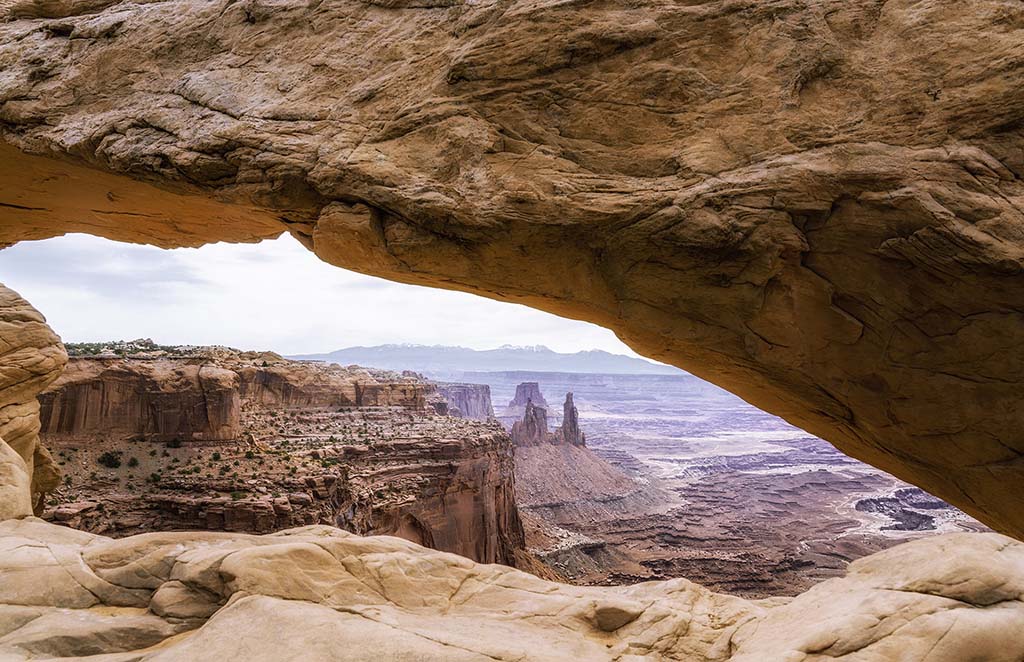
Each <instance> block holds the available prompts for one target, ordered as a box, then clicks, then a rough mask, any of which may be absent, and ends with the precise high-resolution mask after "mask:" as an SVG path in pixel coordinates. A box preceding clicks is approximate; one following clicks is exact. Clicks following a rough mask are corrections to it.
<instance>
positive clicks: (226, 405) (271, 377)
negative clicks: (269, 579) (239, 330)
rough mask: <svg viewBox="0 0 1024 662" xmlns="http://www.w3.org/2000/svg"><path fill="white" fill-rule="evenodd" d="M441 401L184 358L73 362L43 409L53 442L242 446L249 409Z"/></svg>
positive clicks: (338, 373)
mask: <svg viewBox="0 0 1024 662" xmlns="http://www.w3.org/2000/svg"><path fill="white" fill-rule="evenodd" d="M268 359H269V360H268ZM434 397H435V394H434V387H433V386H432V385H431V384H429V383H427V382H425V381H423V380H422V379H414V378H409V377H399V376H398V375H396V374H395V373H389V372H385V371H376V373H373V372H371V371H368V370H366V369H362V368H355V367H352V368H342V367H340V366H337V365H334V364H318V363H304V362H297V361H287V360H284V359H282V358H281V357H280V356H277V355H276V354H273V353H271V352H243V353H237V352H231V351H228V350H213V349H203V350H199V351H196V352H194V353H193V355H191V356H185V357H182V358H135V357H133V358H124V359H122V358H87V357H81V358H75V359H73V360H72V361H71V362H70V364H69V365H68V367H67V370H65V372H64V373H63V374H62V375H61V376H60V378H59V379H57V381H56V382H55V383H54V384H53V385H52V386H50V387H49V388H48V389H47V390H46V391H45V392H44V393H42V394H41V395H40V397H39V401H40V404H41V425H42V431H43V432H44V433H45V434H48V435H51V436H53V437H58V436H61V437H75V436H79V435H86V436H88V435H95V434H99V433H102V434H104V435H106V436H110V437H129V438H136V439H144V440H148V441H172V440H178V441H183V442H185V441H218V440H231V439H238V438H240V437H241V436H242V413H241V412H242V406H243V404H251V405H253V406H268V407H280V408H310V409H323V408H336V409H337V408H347V407H380V406H394V407H404V408H409V409H414V410H424V409H426V407H427V404H428V400H431V399H432V398H434Z"/></svg>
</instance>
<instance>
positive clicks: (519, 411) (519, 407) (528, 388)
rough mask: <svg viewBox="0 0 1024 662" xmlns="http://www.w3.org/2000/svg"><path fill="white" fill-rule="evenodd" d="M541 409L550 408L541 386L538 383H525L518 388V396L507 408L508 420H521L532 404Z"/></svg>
mask: <svg viewBox="0 0 1024 662" xmlns="http://www.w3.org/2000/svg"><path fill="white" fill-rule="evenodd" d="M531 403H532V404H533V406H534V407H540V408H541V409H545V410H546V409H547V408H548V401H547V400H545V399H544V394H543V393H541V392H540V384H538V383H537V382H523V383H522V384H519V385H518V386H516V394H515V396H514V397H513V398H512V399H511V400H510V401H509V403H508V406H507V407H505V414H504V415H505V417H506V418H521V417H522V416H523V414H525V413H526V411H527V409H528V408H529V405H530V404H531Z"/></svg>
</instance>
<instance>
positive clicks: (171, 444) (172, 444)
mask: <svg viewBox="0 0 1024 662" xmlns="http://www.w3.org/2000/svg"><path fill="white" fill-rule="evenodd" d="M167 447H168V448H181V439H179V438H177V437H175V438H174V439H171V440H170V441H168V442H167Z"/></svg>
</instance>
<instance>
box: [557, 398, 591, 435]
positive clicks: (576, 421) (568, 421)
mask: <svg viewBox="0 0 1024 662" xmlns="http://www.w3.org/2000/svg"><path fill="white" fill-rule="evenodd" d="M555 434H556V435H558V436H559V437H561V439H562V443H564V444H569V445H570V446H586V445H587V436H586V435H585V434H583V430H580V413H579V410H577V409H576V404H575V403H574V402H573V401H572V392H569V393H566V394H565V402H564V403H563V404H562V425H561V426H559V427H558V428H556V429H555Z"/></svg>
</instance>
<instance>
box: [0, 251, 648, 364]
mask: <svg viewBox="0 0 1024 662" xmlns="http://www.w3.org/2000/svg"><path fill="white" fill-rule="evenodd" d="M0 283H4V284H5V285H7V286H8V287H10V288H12V289H14V290H15V291H17V292H18V293H19V294H21V295H22V296H23V297H25V298H26V299H28V300H29V301H30V302H31V303H32V304H33V305H34V306H35V307H36V308H38V309H39V310H40V311H41V312H42V313H43V314H44V315H46V318H47V320H48V321H49V322H50V325H51V326H52V327H53V328H54V330H56V331H57V333H59V334H60V335H61V337H62V338H63V339H64V340H65V341H68V342H93V341H101V340H112V339H125V340H127V339H133V338H152V339H153V340H155V341H156V342H158V343H161V344H218V345H228V346H231V347H237V348H239V349H270V350H273V351H277V352H281V353H288V354H298V353H305V352H324V351H329V350H333V349H338V348H341V347H350V346H353V345H379V344H384V343H420V344H425V345H462V346H464V347H472V348H475V349H490V348H493V347H497V346H499V345H505V344H509V345H547V346H548V347H550V348H551V349H554V350H556V351H559V352H575V351H579V350H583V349H603V350H607V351H609V352H616V353H622V354H631V355H635V354H634V353H633V352H632V351H630V350H629V348H628V347H626V346H625V345H624V344H622V342H620V341H619V340H618V338H616V337H615V335H614V334H613V333H612V332H611V331H608V330H606V329H603V328H601V327H598V326H594V325H592V324H586V323H583V322H575V321H571V320H566V319H562V318H560V317H556V316H554V315H549V314H547V313H542V312H540V311H537V310H533V309H531V308H526V307H524V306H519V305H515V304H508V303H499V302H497V301H491V300H490V299H484V298H481V297H477V296H474V295H471V294H464V293H460V292H448V291H444V290H436V289H432V288H426V287H416V286H413V285H402V284H399V283H392V282H390V281H386V280H381V279H379V278H372V277H370V276H363V275H362V274H357V273H353V272H350V271H345V270H343V269H338V268H337V267H332V266H329V265H327V264H324V263H323V262H320V261H319V260H318V259H317V258H316V257H314V256H313V254H312V253H310V252H309V251H307V250H306V249H304V248H303V247H302V246H301V245H300V244H299V243H298V242H296V241H295V240H294V239H292V238H291V237H289V236H288V235H285V236H284V237H282V238H281V239H278V240H276V241H265V242H263V243H260V244H214V245H210V246H205V247H203V248H198V249H193V248H181V249H175V250H162V249H159V248H153V247H151V246H136V245H133V244H120V243H115V242H112V241H107V240H105V239H98V238H96V237H91V236H87V235H68V236H66V237H59V238H56V239H48V240H46V241H36V242H23V243H20V244H17V245H15V246H13V247H12V248H8V249H6V250H2V251H0Z"/></svg>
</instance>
